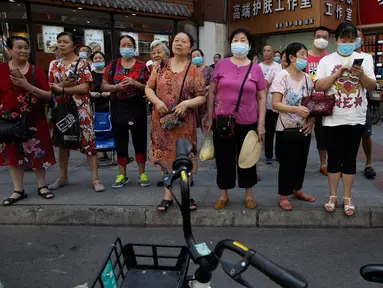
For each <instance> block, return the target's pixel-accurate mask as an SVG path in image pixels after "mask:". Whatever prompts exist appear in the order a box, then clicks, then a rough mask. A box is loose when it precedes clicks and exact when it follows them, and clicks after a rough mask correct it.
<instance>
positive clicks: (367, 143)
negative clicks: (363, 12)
mask: <svg viewBox="0 0 383 288" xmlns="http://www.w3.org/2000/svg"><path fill="white" fill-rule="evenodd" d="M362 45H363V33H362V31H361V30H358V37H357V38H356V43H355V48H356V49H355V52H356V53H359V54H360V56H361V60H363V62H365V63H368V64H369V65H371V66H373V65H374V60H373V58H372V56H371V55H370V54H367V53H364V52H362ZM355 60H359V59H355ZM355 64H356V65H358V64H359V63H355ZM358 66H361V65H358ZM367 95H368V94H367ZM367 100H368V102H370V101H369V99H368V98H367ZM371 135H372V115H371V109H370V103H368V106H367V113H366V124H365V126H364V132H363V136H362V146H363V151H364V154H365V155H366V166H365V168H364V176H365V177H366V178H367V179H374V178H375V176H376V172H375V170H374V168H372V140H371Z"/></svg>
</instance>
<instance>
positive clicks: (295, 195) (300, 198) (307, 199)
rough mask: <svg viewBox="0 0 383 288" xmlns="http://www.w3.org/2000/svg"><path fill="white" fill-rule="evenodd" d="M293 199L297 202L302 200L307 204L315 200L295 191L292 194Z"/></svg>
mask: <svg viewBox="0 0 383 288" xmlns="http://www.w3.org/2000/svg"><path fill="white" fill-rule="evenodd" d="M293 197H294V198H295V199H298V200H303V201H307V202H315V198H314V197H313V196H310V195H307V194H305V193H303V192H302V191H297V192H294V193H293Z"/></svg>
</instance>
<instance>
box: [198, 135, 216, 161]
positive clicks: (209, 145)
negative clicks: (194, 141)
mask: <svg viewBox="0 0 383 288" xmlns="http://www.w3.org/2000/svg"><path fill="white" fill-rule="evenodd" d="M199 159H201V161H206V160H212V159H214V143H213V137H212V136H211V135H209V136H206V137H205V139H204V140H203V144H202V149H201V152H200V153H199Z"/></svg>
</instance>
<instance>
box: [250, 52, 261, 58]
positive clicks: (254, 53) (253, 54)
mask: <svg viewBox="0 0 383 288" xmlns="http://www.w3.org/2000/svg"><path fill="white" fill-rule="evenodd" d="M255 56H257V57H259V54H258V52H257V51H254V52H253V53H252V56H251V58H254V57H255Z"/></svg>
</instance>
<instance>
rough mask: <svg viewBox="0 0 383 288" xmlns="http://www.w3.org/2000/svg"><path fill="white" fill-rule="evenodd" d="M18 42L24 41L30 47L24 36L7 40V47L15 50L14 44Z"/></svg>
mask: <svg viewBox="0 0 383 288" xmlns="http://www.w3.org/2000/svg"><path fill="white" fill-rule="evenodd" d="M18 40H21V41H24V42H25V43H27V45H28V46H29V41H28V39H27V38H25V37H22V36H11V37H9V38H8V39H7V47H8V48H9V49H13V44H14V43H15V41H18Z"/></svg>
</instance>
